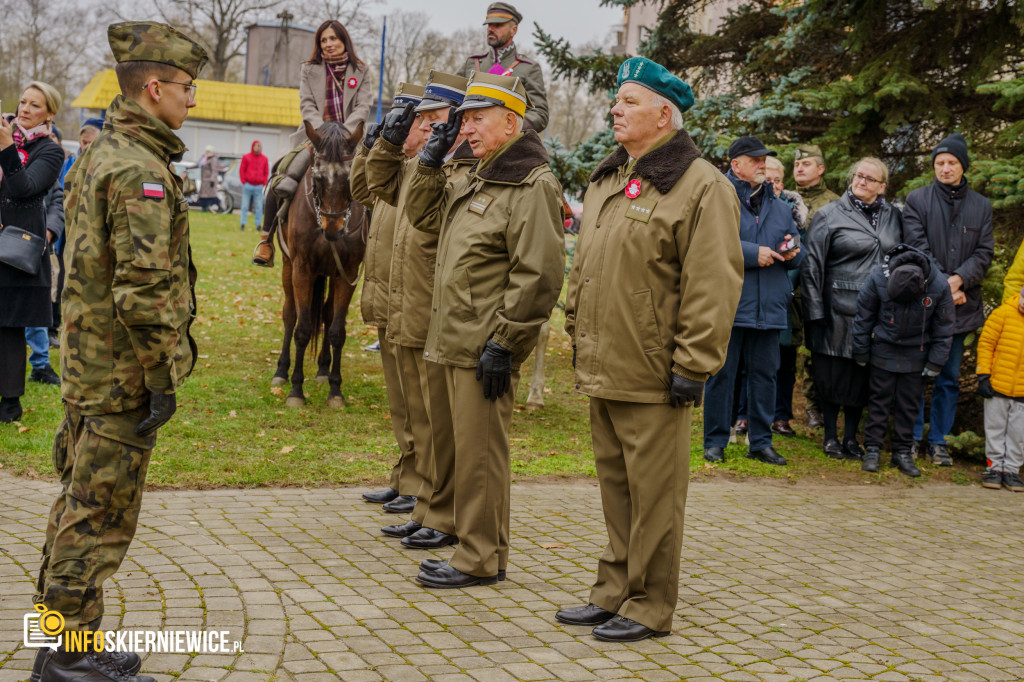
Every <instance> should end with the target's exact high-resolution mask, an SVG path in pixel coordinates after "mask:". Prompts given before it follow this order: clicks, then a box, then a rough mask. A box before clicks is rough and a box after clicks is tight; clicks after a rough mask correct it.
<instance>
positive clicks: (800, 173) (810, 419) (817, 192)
mask: <svg viewBox="0 0 1024 682" xmlns="http://www.w3.org/2000/svg"><path fill="white" fill-rule="evenodd" d="M793 180H794V181H796V191H797V193H798V194H799V195H800V197H801V198H802V199H803V200H804V204H805V205H806V206H807V222H806V223H805V224H806V225H807V227H806V228H805V229H808V230H809V229H810V228H811V221H812V220H813V219H814V214H815V213H817V212H818V209H820V208H821V207H822V206H825V205H827V204H831V203H832V202H833V201H835V200H836V199H838V198H839V195H837V194H836V193H835V192H833V191H832V190H830V189H829V188H828V187H826V186H825V155H824V154H822V152H821V147H819V146H818V145H816V144H801V145H798V146H797V148H796V151H795V152H794V154H793ZM793 297H794V302H793V308H794V310H796V311H797V314H798V315H800V316H801V320H802V314H803V311H802V300H803V299H802V298H801V296H800V290H799V288H797V289H796V290H795V291H794V292H793ZM803 375H804V379H803V383H804V390H803V393H804V398H805V399H806V400H807V426H809V427H810V428H812V429H816V428H818V427H819V426H821V425H822V424H823V423H824V422H823V420H822V416H821V410H820V409H819V408H818V391H817V390H816V389H815V388H814V381H812V380H811V377H812V376H814V369H813V367H812V366H811V354H810V353H807V354H806V355H805V356H804V362H803Z"/></svg>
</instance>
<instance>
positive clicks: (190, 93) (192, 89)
mask: <svg viewBox="0 0 1024 682" xmlns="http://www.w3.org/2000/svg"><path fill="white" fill-rule="evenodd" d="M154 80H156V82H157V83H174V84H175V85H184V86H185V94H186V96H187V97H188V101H189V102H195V101H196V88H197V87H199V86H197V85H196V84H195V83H182V82H180V81H165V80H163V79H161V78H156V79H154ZM150 82H152V81H150ZM148 87H149V83H146V84H145V85H143V86H142V89H143V90H145V89H146V88H148Z"/></svg>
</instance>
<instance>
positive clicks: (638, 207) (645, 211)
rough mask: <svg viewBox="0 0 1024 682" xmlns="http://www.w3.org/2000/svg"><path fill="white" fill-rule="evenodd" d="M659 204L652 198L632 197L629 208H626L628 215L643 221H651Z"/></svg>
mask: <svg viewBox="0 0 1024 682" xmlns="http://www.w3.org/2000/svg"><path fill="white" fill-rule="evenodd" d="M657 205H658V202H657V201H654V200H652V199H632V200H630V202H629V208H627V209H626V217H627V218H632V219H633V220H636V221H638V222H641V223H647V222H650V220H651V215H653V214H654V207H655V206H657Z"/></svg>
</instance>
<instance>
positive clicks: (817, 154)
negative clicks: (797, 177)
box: [793, 144, 825, 166]
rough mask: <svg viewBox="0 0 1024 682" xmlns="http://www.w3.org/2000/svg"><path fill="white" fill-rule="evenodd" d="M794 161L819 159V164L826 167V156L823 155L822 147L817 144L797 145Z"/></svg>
mask: <svg viewBox="0 0 1024 682" xmlns="http://www.w3.org/2000/svg"><path fill="white" fill-rule="evenodd" d="M793 159H794V160H795V161H799V160H800V159H817V160H818V163H820V164H821V165H823V166H824V165H825V155H824V154H822V153H821V147H819V146H818V145H816V144H800V145H797V147H796V151H795V152H794V153H793Z"/></svg>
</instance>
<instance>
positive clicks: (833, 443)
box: [822, 438, 843, 459]
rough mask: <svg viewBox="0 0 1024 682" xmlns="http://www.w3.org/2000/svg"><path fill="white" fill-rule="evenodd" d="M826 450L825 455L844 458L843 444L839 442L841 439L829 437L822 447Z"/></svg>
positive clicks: (831, 457)
mask: <svg viewBox="0 0 1024 682" xmlns="http://www.w3.org/2000/svg"><path fill="white" fill-rule="evenodd" d="M822 450H824V451H825V456H826V457H828V458H829V459H842V458H843V446H842V445H840V444H839V441H838V440H836V439H835V438H829V439H828V440H827V441H825V445H824V446H823V447H822Z"/></svg>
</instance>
